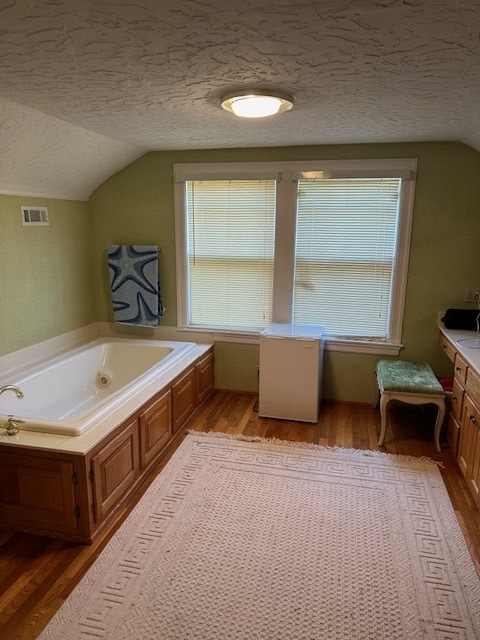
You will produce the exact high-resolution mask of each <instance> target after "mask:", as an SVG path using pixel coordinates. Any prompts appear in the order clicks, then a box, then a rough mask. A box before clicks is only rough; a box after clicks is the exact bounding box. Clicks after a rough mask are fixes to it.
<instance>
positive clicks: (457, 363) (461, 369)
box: [454, 353, 468, 385]
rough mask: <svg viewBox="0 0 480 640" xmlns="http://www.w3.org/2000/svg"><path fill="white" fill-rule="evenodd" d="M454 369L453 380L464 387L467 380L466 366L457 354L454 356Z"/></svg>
mask: <svg viewBox="0 0 480 640" xmlns="http://www.w3.org/2000/svg"><path fill="white" fill-rule="evenodd" d="M454 369H455V378H457V380H458V381H459V382H460V384H462V385H464V384H465V382H466V380H467V370H468V364H467V363H466V362H465V360H464V359H463V358H462V357H461V356H460V355H459V354H458V353H456V354H455V360H454Z"/></svg>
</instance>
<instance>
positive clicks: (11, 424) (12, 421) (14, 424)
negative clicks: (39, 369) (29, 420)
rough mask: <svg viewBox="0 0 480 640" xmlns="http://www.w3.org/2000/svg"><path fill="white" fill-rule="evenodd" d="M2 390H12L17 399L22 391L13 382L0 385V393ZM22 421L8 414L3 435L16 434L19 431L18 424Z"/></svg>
mask: <svg viewBox="0 0 480 640" xmlns="http://www.w3.org/2000/svg"><path fill="white" fill-rule="evenodd" d="M4 391H13V393H14V394H15V395H16V396H17V398H19V399H21V398H23V393H22V391H20V389H19V388H18V387H16V386H15V385H14V384H6V385H5V386H3V387H0V395H1V394H2V393H3V392H4ZM23 422H25V420H20V419H19V418H14V417H13V416H12V415H9V416H8V419H7V422H6V424H5V435H7V436H14V435H16V434H17V433H18V432H19V428H18V425H19V424H20V423H23Z"/></svg>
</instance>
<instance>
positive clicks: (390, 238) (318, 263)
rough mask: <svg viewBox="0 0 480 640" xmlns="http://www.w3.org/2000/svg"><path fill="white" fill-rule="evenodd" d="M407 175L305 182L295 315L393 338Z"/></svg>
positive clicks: (351, 333)
mask: <svg viewBox="0 0 480 640" xmlns="http://www.w3.org/2000/svg"><path fill="white" fill-rule="evenodd" d="M400 188H401V179H400V178H348V179H315V180H299V182H298V199H297V231H296V250H295V285H294V302H293V318H294V321H295V322H299V323H320V324H323V325H324V326H325V329H326V333H327V335H328V334H329V335H331V336H337V337H345V338H354V339H362V338H365V339H371V340H386V339H388V337H389V336H388V332H389V309H390V302H391V289H392V276H393V266H394V259H395V250H396V234H397V223H398V214H399V194H400Z"/></svg>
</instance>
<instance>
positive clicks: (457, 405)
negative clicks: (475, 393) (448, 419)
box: [451, 378, 465, 422]
mask: <svg viewBox="0 0 480 640" xmlns="http://www.w3.org/2000/svg"><path fill="white" fill-rule="evenodd" d="M464 395H465V390H464V388H463V387H462V385H461V384H460V382H459V381H458V380H457V378H455V379H454V380H453V391H452V405H451V411H452V413H453V415H454V416H455V418H456V419H457V420H458V421H459V422H460V420H461V419H462V407H463V397H464Z"/></svg>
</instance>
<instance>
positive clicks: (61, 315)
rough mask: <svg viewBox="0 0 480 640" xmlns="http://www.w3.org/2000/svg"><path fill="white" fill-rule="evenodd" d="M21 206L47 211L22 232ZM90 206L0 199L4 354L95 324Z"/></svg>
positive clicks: (0, 324)
mask: <svg viewBox="0 0 480 640" xmlns="http://www.w3.org/2000/svg"><path fill="white" fill-rule="evenodd" d="M21 205H38V206H46V207H47V208H48V215H49V219H50V226H48V227H24V226H22V222H21V218H20V206H21ZM91 230H92V225H91V222H90V213H89V206H88V203H87V202H73V201H68V200H53V199H46V198H33V197H31V196H28V197H23V196H22V197H17V196H4V195H0V292H1V296H2V299H1V303H0V355H4V354H6V353H10V352H12V351H16V350H17V349H22V348H23V347H27V346H29V345H31V344H35V343H37V342H41V341H43V340H47V339H49V338H53V337H55V336H57V335H60V334H62V333H66V332H68V331H72V330H73V329H77V328H79V327H82V326H84V325H86V324H90V323H91V322H94V321H95V299H94V295H93V277H92V269H91V261H90V250H91V248H90V233H91Z"/></svg>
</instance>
